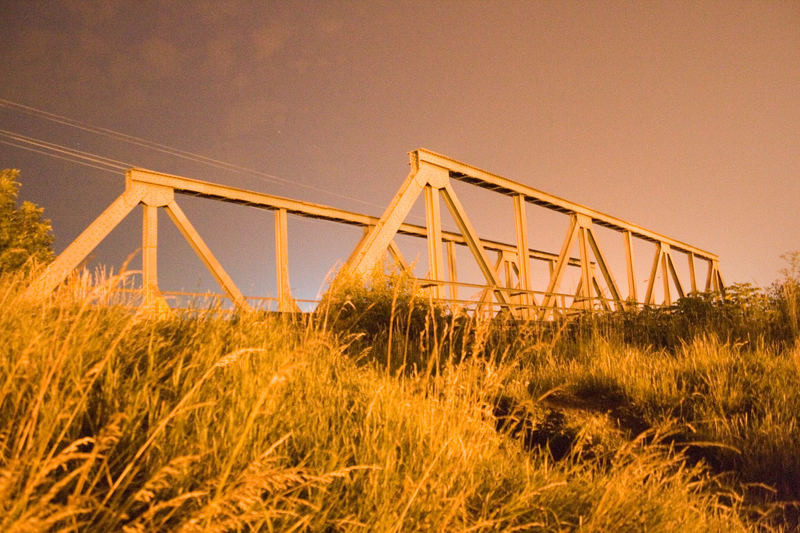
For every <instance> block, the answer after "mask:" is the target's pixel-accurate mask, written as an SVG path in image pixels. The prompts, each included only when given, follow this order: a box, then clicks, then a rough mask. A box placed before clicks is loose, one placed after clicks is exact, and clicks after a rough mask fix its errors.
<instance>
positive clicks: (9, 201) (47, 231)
mask: <svg viewBox="0 0 800 533" xmlns="http://www.w3.org/2000/svg"><path fill="white" fill-rule="evenodd" d="M19 186H20V183H19V170H14V169H5V170H0V274H3V273H6V272H13V271H16V270H20V269H22V268H28V267H29V266H30V265H31V264H33V263H36V262H38V263H46V262H49V261H51V260H52V259H53V248H52V246H53V234H52V226H51V225H50V221H49V220H47V219H45V218H44V217H43V211H44V209H43V208H41V207H38V206H37V205H36V204H34V203H32V202H22V205H20V206H19V207H17V196H18V194H19Z"/></svg>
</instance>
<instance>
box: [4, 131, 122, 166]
mask: <svg viewBox="0 0 800 533" xmlns="http://www.w3.org/2000/svg"><path fill="white" fill-rule="evenodd" d="M0 144H6V145H8V146H13V147H15V148H20V149H22V150H28V151H29V152H35V153H37V154H42V155H46V156H48V157H53V158H55V159H62V160H64V161H68V162H70V163H76V164H78V165H83V166H85V167H90V168H96V169H98V170H103V171H105V172H110V173H112V174H119V170H113V169H110V168H108V167H101V166H99V165H93V164H91V163H88V162H86V161H82V160H80V159H72V158H70V157H65V156H62V155H59V154H58V153H55V152H48V151H46V150H37V149H36V148H32V147H30V146H26V145H24V144H18V143H14V142H9V141H4V140H3V139H0Z"/></svg>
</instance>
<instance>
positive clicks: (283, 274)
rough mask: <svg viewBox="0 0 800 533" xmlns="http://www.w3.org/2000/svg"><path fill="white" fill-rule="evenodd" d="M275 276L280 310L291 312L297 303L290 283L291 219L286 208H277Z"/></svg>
mask: <svg viewBox="0 0 800 533" xmlns="http://www.w3.org/2000/svg"><path fill="white" fill-rule="evenodd" d="M275 278H276V286H277V292H278V311H280V312H281V313H290V312H292V311H294V310H295V304H294V300H293V299H292V286H291V284H290V283H289V220H288V217H287V213H286V209H276V210H275Z"/></svg>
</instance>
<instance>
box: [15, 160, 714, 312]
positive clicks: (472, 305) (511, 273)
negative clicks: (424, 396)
mask: <svg viewBox="0 0 800 533" xmlns="http://www.w3.org/2000/svg"><path fill="white" fill-rule="evenodd" d="M410 167H411V170H410V172H409V174H408V176H407V177H406V179H405V181H404V182H403V184H402V186H401V187H400V189H399V191H398V192H397V194H396V195H395V197H394V198H393V200H392V201H391V203H390V204H389V206H388V207H387V208H386V210H385V211H384V213H383V214H382V215H381V217H379V218H377V217H373V216H370V215H365V214H361V213H356V212H352V211H347V210H343V209H338V208H335V207H331V206H326V205H322V204H316V203H310V202H303V201H300V200H294V199H289V198H283V197H279V196H273V195H270V194H265V193H260V192H255V191H249V190H244V189H239V188H234V187H228V186H225V185H220V184H215V183H210V182H205V181H199V180H194V179H189V178H184V177H179V176H172V175H168V174H162V173H158V172H152V171H149V170H143V169H135V168H134V169H130V170H128V171H127V173H126V178H125V185H126V186H125V191H124V192H123V193H122V194H121V195H120V196H119V197H118V198H117V199H116V200H114V202H112V203H111V205H109V206H108V208H106V210H105V211H104V212H103V213H102V214H101V215H100V216H99V217H97V218H96V219H95V220H94V221H93V222H92V223H91V224H90V225H89V226H88V227H87V228H86V229H85V230H84V231H83V232H82V233H81V234H80V235H79V236H78V237H77V238H76V239H75V240H74V241H73V242H72V243H71V244H70V245H69V246H68V247H67V248H66V249H65V250H64V251H63V252H62V253H61V254H60V255H59V256H58V257H57V258H56V259H55V261H54V262H53V263H52V264H50V265H49V267H48V268H47V269H46V270H45V272H44V273H43V274H42V275H41V276H40V277H39V278H38V279H37V280H36V281H35V282H34V283H33V284H32V285H31V287H29V289H28V292H29V294H31V295H33V296H41V295H43V294H47V293H49V292H51V291H52V290H53V289H55V287H56V286H58V285H59V284H60V283H62V282H63V281H64V279H65V278H66V277H67V276H68V275H69V274H70V273H71V272H72V271H73V270H75V269H76V268H77V267H78V266H79V265H80V264H81V263H82V262H83V261H84V260H85V259H86V257H87V256H88V255H89V254H90V253H91V252H92V250H93V249H94V248H95V247H96V246H97V245H98V244H99V243H100V242H101V241H102V240H103V239H104V238H105V237H106V236H108V234H109V233H110V232H111V231H112V230H113V229H114V227H116V226H117V225H118V224H119V223H120V222H121V221H122V220H123V219H124V218H125V217H126V216H127V215H128V214H129V213H130V212H131V211H133V210H134V209H135V208H136V207H137V206H141V207H142V209H143V217H142V247H141V248H142V288H141V293H142V300H141V301H142V305H143V306H144V307H145V309H163V308H165V307H168V304H167V302H166V300H165V298H164V293H162V291H161V289H160V288H159V285H158V274H157V272H158V269H157V255H158V225H157V224H158V216H157V213H158V209H164V210H165V211H166V212H167V214H168V215H169V218H170V219H171V220H172V222H173V223H174V224H175V225H176V226H177V228H178V229H179V230H180V232H181V233H182V235H183V237H184V238H185V239H186V240H187V241H188V243H189V244H190V245H191V247H192V248H193V249H194V251H195V253H196V254H197V255H198V256H199V257H200V259H201V260H202V261H203V263H204V264H205V265H206V267H207V268H208V270H209V271H210V272H211V274H212V275H213V276H214V278H215V279H216V280H217V282H218V283H219V285H220V287H221V288H222V289H223V291H224V292H225V295H226V296H227V298H229V299H230V300H231V301H232V302H233V303H234V304H235V305H236V306H237V307H239V308H242V309H247V308H250V307H251V305H250V304H249V303H248V299H247V298H245V296H244V295H243V294H242V292H241V291H240V290H239V288H238V287H237V286H236V284H235V283H234V281H233V279H232V278H231V277H230V276H229V275H228V273H227V272H226V270H225V269H224V268H223V266H222V264H221V263H220V262H219V261H218V260H217V258H216V257H215V255H214V254H213V253H212V251H211V249H210V248H209V246H208V245H207V244H206V242H205V241H204V240H203V239H202V237H201V236H200V234H199V233H198V231H197V230H196V229H195V227H194V226H193V225H192V223H191V221H190V220H189V218H188V217H187V215H186V214H185V212H184V211H183V210H182V209H181V207H180V205H179V204H178V202H177V197H179V196H181V195H188V196H196V197H202V198H207V199H211V200H216V201H221V202H228V203H233V204H239V205H245V206H250V207H255V208H260V209H266V210H270V211H273V212H274V216H275V276H276V287H277V290H276V292H277V295H276V296H277V297H276V299H275V300H276V302H277V306H276V308H277V310H280V311H283V312H292V311H295V310H296V309H297V306H296V303H295V301H294V299H293V297H292V291H291V285H290V282H289V257H288V249H289V247H288V242H289V240H288V231H287V227H288V218H287V216H288V215H289V214H291V215H296V216H300V217H308V218H315V219H322V220H326V221H330V222H334V223H338V224H347V225H351V226H360V227H362V228H364V234H363V237H362V238H361V240H360V241H359V242H358V244H357V245H356V247H355V249H354V250H353V251H352V253H351V254H350V256H349V258H348V260H347V262H346V263H345V264H344V267H343V268H342V273H347V274H356V275H367V274H369V273H370V272H371V271H372V270H373V269H375V268H382V267H383V266H384V261H385V258H386V257H387V256H388V257H390V258H391V259H392V260H393V261H394V262H395V264H396V265H397V266H398V267H399V268H401V269H403V270H405V271H406V272H408V273H409V275H412V276H413V272H412V269H411V267H410V266H409V264H408V262H407V261H406V260H405V258H404V257H403V254H402V252H401V250H400V247H399V246H398V244H397V242H396V240H395V237H396V236H397V235H398V234H400V235H408V236H412V237H416V238H420V239H425V240H426V242H427V252H428V253H427V256H428V272H427V274H426V275H425V276H424V278H421V279H419V286H420V288H421V290H424V291H425V292H426V293H427V294H428V295H429V296H430V297H431V298H433V299H435V300H439V301H442V302H447V303H449V304H450V305H451V306H453V307H454V308H456V307H459V308H468V309H472V310H474V311H481V310H483V312H488V313H494V312H495V311H496V310H498V309H500V308H503V309H507V310H508V311H509V312H510V313H512V314H513V315H514V316H516V317H518V318H522V319H528V320H530V319H539V320H541V319H548V318H551V317H553V316H556V315H559V314H564V313H568V312H571V311H587V310H592V309H605V310H612V309H623V308H630V307H635V306H642V305H648V306H655V305H666V306H669V305H671V304H672V301H673V294H675V295H676V296H677V297H683V296H685V295H686V294H688V293H693V292H698V291H701V290H702V291H705V292H715V293H722V292H723V291H724V283H723V279H722V276H721V274H720V270H719V258H718V257H717V256H716V255H715V254H712V253H710V252H707V251H705V250H701V249H700V248H697V247H695V246H691V245H689V244H686V243H683V242H680V241H677V240H675V239H672V238H670V237H667V236H665V235H661V234H659V233H656V232H654V231H651V230H648V229H645V228H643V227H641V226H638V225H636V224H632V223H630V222H626V221H624V220H622V219H619V218H616V217H613V216H610V215H607V214H604V213H601V212H599V211H596V210H593V209H590V208H588V207H585V206H582V205H580V204H576V203H574V202H570V201H568V200H564V199H562V198H558V197H556V196H553V195H551V194H547V193H545V192H542V191H539V190H537V189H534V188H531V187H528V186H526V185H523V184H521V183H517V182H515V181H512V180H509V179H507V178H503V177H501V176H497V175H495V174H492V173H489V172H486V171H484V170H481V169H478V168H475V167H473V166H470V165H467V164H465V163H462V162H459V161H456V160H454V159H451V158H448V157H445V156H443V155H440V154H436V153H434V152H431V151H429V150H425V149H418V150H415V151H413V152H411V153H410ZM454 181H458V182H464V183H468V184H471V185H474V186H477V187H480V188H482V189H484V190H486V191H491V192H492V193H494V194H499V195H502V196H505V197H508V199H509V200H510V204H511V205H510V206H509V207H510V209H509V211H510V212H511V213H513V218H514V222H515V239H514V241H513V242H510V243H507V242H501V241H497V240H490V239H485V238H481V237H480V236H479V235H478V233H477V231H476V229H475V227H474V226H473V224H472V222H471V221H470V218H469V216H468V213H467V211H466V209H465V208H464V205H463V204H462V203H461V201H460V199H459V197H458V195H457V194H456V191H455V189H454V188H453V182H454ZM420 198H424V203H425V215H426V216H425V218H426V223H425V225H424V226H423V225H417V224H410V223H408V222H406V219H407V217H408V215H409V213H410V211H411V209H412V207H413V206H414V204H415V203H416V202H417V200H418V199H420ZM442 202H443V203H444V205H445V207H446V209H447V211H448V212H449V214H450V216H451V218H452V220H453V222H454V223H455V225H456V226H457V228H458V231H446V230H444V229H443V228H442V210H441V203H442ZM529 204H533V205H535V206H539V207H543V208H546V209H548V210H552V211H555V212H558V213H561V214H563V215H564V216H566V217H567V218H568V229H567V232H566V235H565V236H564V239H563V242H562V245H561V250H560V252H558V253H551V252H546V251H542V250H538V249H534V248H530V246H529V236H528V223H527V214H526V206H527V205H529ZM596 227H603V228H607V229H610V230H613V231H614V232H616V233H617V234H619V236H620V238H621V240H622V243H623V249H624V258H619V259H621V261H617V263H618V264H623V265H624V267H625V272H624V274H623V275H624V277H625V278H626V281H627V290H626V291H624V292H623V290H622V288H621V287H620V286H619V284H618V283H617V281H616V277H615V274H614V272H613V270H614V269H613V268H612V264H611V263H609V262H608V261H607V259H606V254H605V253H604V251H603V248H602V247H601V243H600V239H599V238H598V236H597V232H596V230H595V228H596ZM635 240H643V241H647V242H649V243H652V244H653V245H654V255H653V259H652V266H651V268H650V275H649V277H648V278H647V288H646V290H645V293H644V295H643V296H642V297H640V295H639V294H638V292H637V280H636V273H635V268H634V258H633V255H634V254H633V248H634V246H633V243H634V241H635ZM456 246H462V247H466V248H468V250H469V252H470V255H471V257H472V258H473V260H474V261H475V263H476V265H477V267H478V269H479V271H480V273H481V275H482V277H483V283H478V284H475V283H465V282H463V281H459V279H458V277H457V269H456V253H455V249H456ZM575 249H577V250H576V251H577V254H575V253H574V251H573V250H575ZM445 252H446V253H445ZM491 254H494V255H495V260H494V261H492V260H491V259H490V255H491ZM679 256H685V258H686V260H687V261H688V279H686V277H687V276H685V275H684V276H682V275H681V272H682V271H681V270H680V269H679V268H676V261H677V259H678V257H679ZM445 257H446V260H445ZM531 261H544V262H546V263H547V265H548V272H549V276H548V277H547V280H546V285H543V286H541V287H536V286H535V282H534V280H533V278H532V275H531ZM698 262H699V263H701V264H702V263H705V264H706V274H705V280H704V284H703V285H702V288H701V286H700V285H699V284H698V281H699V280H698V276H697V274H696V272H697V263H698ZM569 268H573V269H577V270H578V271H579V276H577V282H575V283H573V285H572V286H568V285H569V280H568V279H567V278H568V277H567V276H566V275H565V273H566V272H567V270H568V269H569ZM659 277H660V278H661V281H662V286H661V290H660V291H657V290H656V280H657V279H658V278H659ZM682 278H683V279H682ZM459 287H467V288H471V289H473V290H474V292H475V295H474V296H473V297H470V298H468V299H463V298H459V292H458V289H459ZM673 291H674V293H673ZM657 292H660V295H659V297H658V298H657V297H656V294H657Z"/></svg>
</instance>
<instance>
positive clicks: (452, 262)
mask: <svg viewBox="0 0 800 533" xmlns="http://www.w3.org/2000/svg"><path fill="white" fill-rule="evenodd" d="M447 279H449V280H450V299H451V300H458V286H457V285H456V283H457V282H458V279H457V277H456V243H454V242H453V241H447ZM457 307H458V306H457V303H456V302H455V301H454V302H453V305H452V308H453V309H456V308H457Z"/></svg>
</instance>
